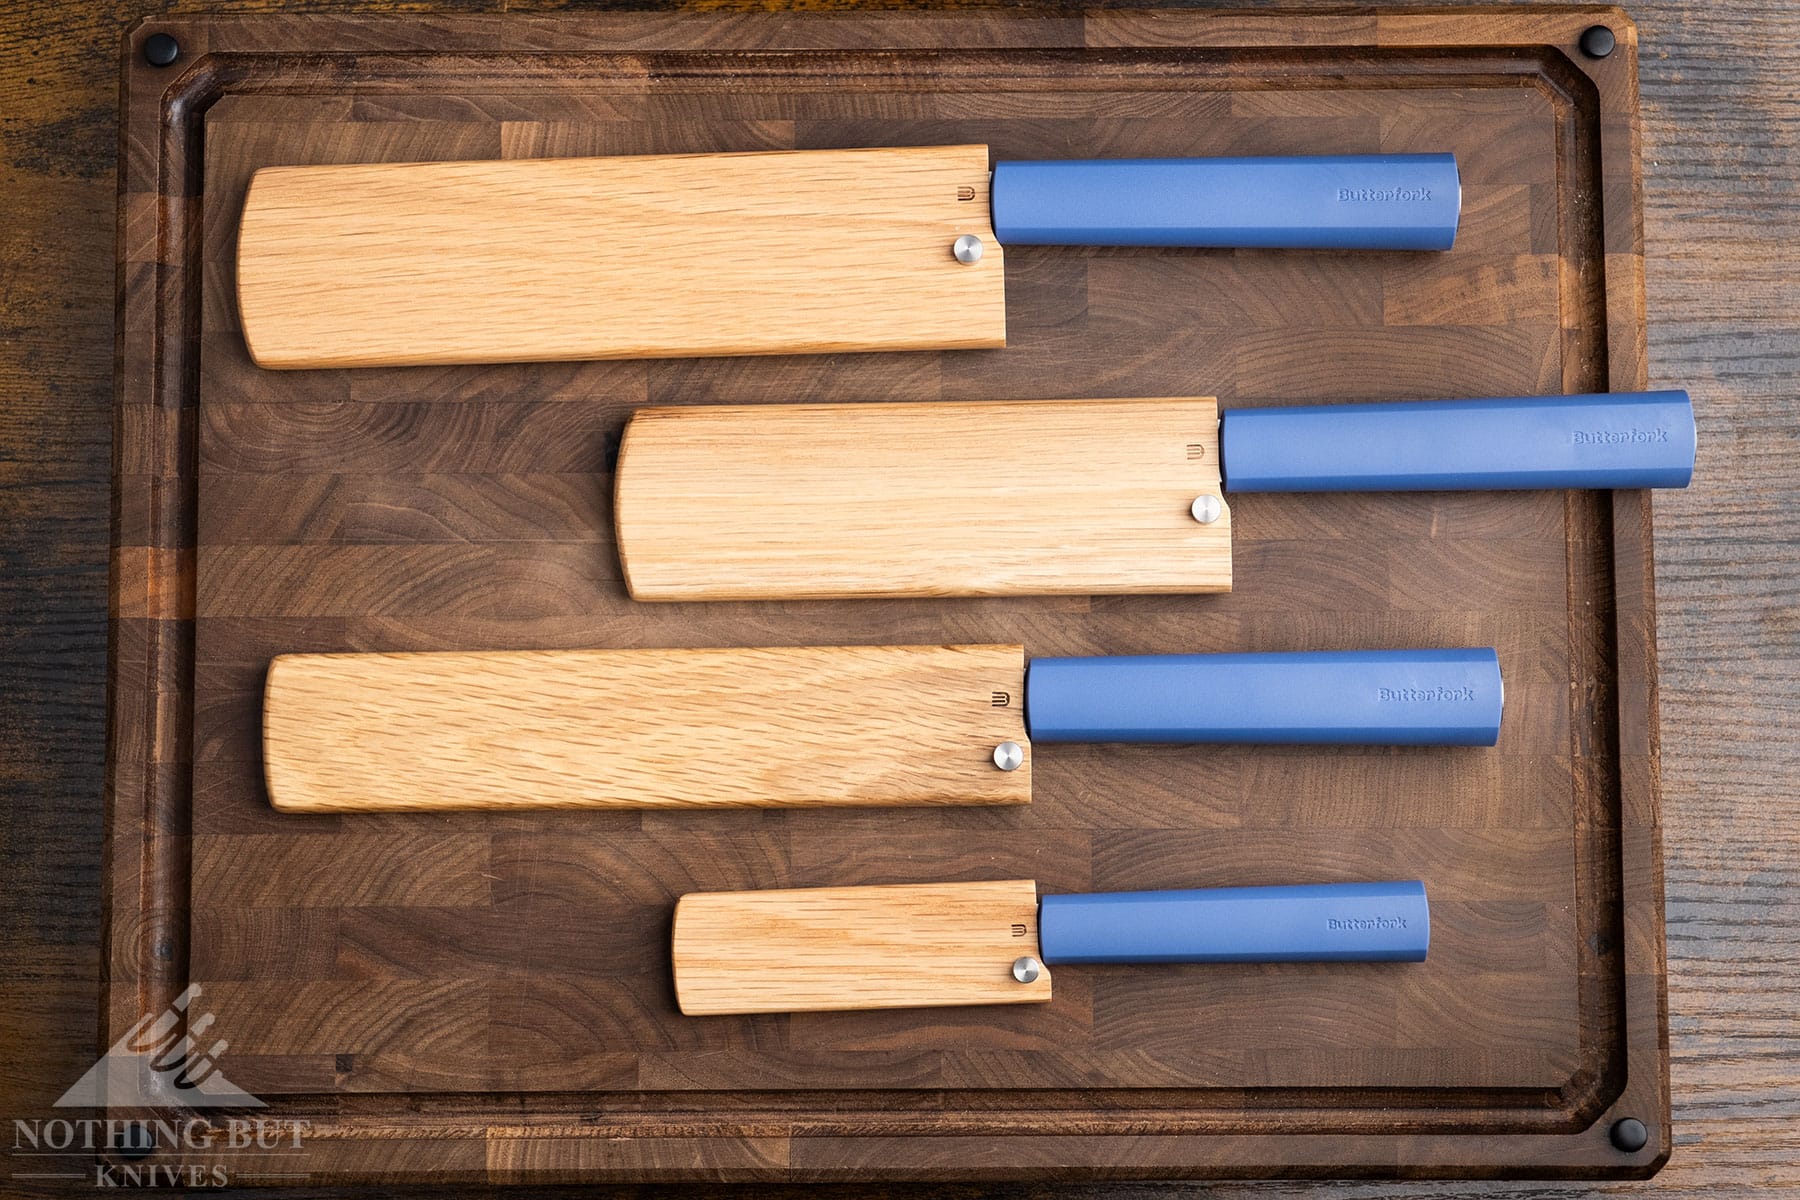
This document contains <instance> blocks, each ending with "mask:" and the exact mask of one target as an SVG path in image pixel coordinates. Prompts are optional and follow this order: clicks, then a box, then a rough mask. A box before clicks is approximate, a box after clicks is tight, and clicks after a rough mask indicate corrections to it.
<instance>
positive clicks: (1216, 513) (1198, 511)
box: [1188, 496, 1225, 525]
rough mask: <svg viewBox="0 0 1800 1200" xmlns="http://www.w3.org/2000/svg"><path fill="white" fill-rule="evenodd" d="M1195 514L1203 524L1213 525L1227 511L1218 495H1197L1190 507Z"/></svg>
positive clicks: (1195, 517) (1190, 510)
mask: <svg viewBox="0 0 1800 1200" xmlns="http://www.w3.org/2000/svg"><path fill="white" fill-rule="evenodd" d="M1188 511H1189V512H1191V513H1193V514H1194V520H1196V521H1198V522H1200V523H1201V524H1202V525H1211V524H1212V523H1213V522H1214V521H1216V520H1218V519H1219V518H1220V517H1221V516H1223V515H1224V513H1225V506H1224V505H1223V504H1220V503H1219V498H1218V497H1217V496H1195V497H1194V503H1193V505H1192V507H1190V508H1189V509H1188Z"/></svg>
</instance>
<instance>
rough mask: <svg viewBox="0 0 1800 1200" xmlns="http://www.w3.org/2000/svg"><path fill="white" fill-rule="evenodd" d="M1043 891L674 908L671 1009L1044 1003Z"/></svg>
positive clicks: (984, 889)
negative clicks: (1016, 965) (1030, 972)
mask: <svg viewBox="0 0 1800 1200" xmlns="http://www.w3.org/2000/svg"><path fill="white" fill-rule="evenodd" d="M1037 914H1038V896H1037V884H1036V882H1034V881H1033V880H1029V879H1014V880H1002V881H998V882H990V883H931V884H905V885H900V886H892V887H840V888H795V889H789V890H785V891H773V890H772V891H760V892H695V893H692V894H689V895H686V896H683V897H682V898H681V899H680V901H679V902H677V904H676V905H675V932H674V937H673V939H672V940H673V946H672V951H673V952H672V955H671V957H672V960H673V964H674V970H675V1001H676V1003H677V1004H678V1005H680V1007H681V1011H682V1012H684V1013H686V1014H687V1015H688V1016H690V1017H698V1016H706V1015H709V1014H718V1013H759V1012H823V1011H830V1010H837V1009H859V1008H941V1007H945V1006H948V1005H955V1004H1038V1003H1042V1002H1043V1001H1046V1000H1048V999H1050V968H1049V967H1042V968H1041V970H1040V973H1039V975H1038V977H1037V979H1036V980H1034V981H1033V982H1031V983H1020V982H1019V981H1018V980H1016V979H1014V978H1013V975H1012V964H1013V961H1014V960H1015V959H1017V958H1019V957H1020V956H1021V955H1026V954H1030V955H1036V954H1037V953H1038V916H1037Z"/></svg>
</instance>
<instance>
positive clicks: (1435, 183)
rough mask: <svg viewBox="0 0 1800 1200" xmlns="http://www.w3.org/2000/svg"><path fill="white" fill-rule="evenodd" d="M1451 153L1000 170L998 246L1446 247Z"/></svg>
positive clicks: (1452, 218) (1453, 195) (1454, 209)
mask: <svg viewBox="0 0 1800 1200" xmlns="http://www.w3.org/2000/svg"><path fill="white" fill-rule="evenodd" d="M1461 212H1462V184H1461V182H1460V181H1459V179H1458V177H1457V173H1456V156H1455V155H1453V154H1346V155H1332V156H1329V157H1318V158H1114V159H1087V160H1074V161H1065V162H1000V163H996V164H994V186H993V216H994V234H995V236H996V237H998V238H999V239H1000V244H1001V245H1002V246H1028V245H1038V246H1261V247H1285V248H1290V249H1316V250H1448V249H1449V248H1450V244H1451V243H1452V242H1453V241H1455V240H1456V222H1457V217H1458V216H1459V215H1460V214H1461Z"/></svg>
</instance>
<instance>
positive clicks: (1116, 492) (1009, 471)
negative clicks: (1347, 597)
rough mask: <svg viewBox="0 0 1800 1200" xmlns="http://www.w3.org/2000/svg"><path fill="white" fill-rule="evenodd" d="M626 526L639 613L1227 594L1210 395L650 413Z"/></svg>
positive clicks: (622, 455) (622, 543) (624, 546)
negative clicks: (796, 604)
mask: <svg viewBox="0 0 1800 1200" xmlns="http://www.w3.org/2000/svg"><path fill="white" fill-rule="evenodd" d="M1202 496H1205V497H1210V498H1211V499H1212V500H1215V501H1217V503H1218V514H1217V516H1216V518H1215V519H1214V520H1212V521H1211V522H1209V523H1202V522H1200V521H1197V520H1195V519H1194V516H1193V507H1194V501H1195V499H1196V498H1198V497H1202ZM614 514H615V516H614V522H615V525H616V528H617V533H618V539H617V540H618V547H619V558H620V561H621V565H622V568H623V571H624V575H625V585H626V587H627V588H628V589H629V590H630V592H631V595H632V597H633V598H634V599H637V600H726V599H733V600H757V599H764V600H766V599H784V598H813V599H825V598H833V597H837V598H844V597H856V596H999V595H1013V594H1022V595H1053V594H1070V595H1098V594H1106V593H1134V592H1220V591H1229V590H1230V588H1231V509H1230V506H1229V505H1228V504H1226V503H1225V501H1224V498H1223V493H1222V491H1221V488H1220V476H1219V414H1218V406H1217V404H1216V403H1215V402H1214V401H1213V400H1212V399H1211V398H1210V397H1190V398H1176V399H1131V400H1022V401H1013V400H992V401H979V402H926V403H909V404H896V403H876V404H792V405H786V404H783V405H768V404H765V405H719V406H697V407H687V408H645V409H639V410H638V412H637V413H636V414H635V415H633V417H632V418H631V421H630V423H629V424H627V425H626V427H625V436H624V440H623V442H622V443H621V445H620V450H619V465H618V470H617V473H616V477H615V483H614Z"/></svg>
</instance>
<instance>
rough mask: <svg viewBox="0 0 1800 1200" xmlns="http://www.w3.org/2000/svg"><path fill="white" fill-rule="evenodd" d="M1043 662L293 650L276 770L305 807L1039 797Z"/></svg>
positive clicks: (1016, 651)
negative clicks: (1032, 709)
mask: <svg viewBox="0 0 1800 1200" xmlns="http://www.w3.org/2000/svg"><path fill="white" fill-rule="evenodd" d="M1024 670H1025V663H1024V650H1023V648H1022V647H1019V646H847V647H772V648H763V649H725V650H711V649H706V650H690V649H680V650H554V651H522V652H478V653H429V654H304V655H288V656H284V657H279V658H277V659H275V660H274V662H273V664H272V665H271V666H270V668H269V674H268V681H267V684H266V688H265V694H264V713H263V758H264V770H265V777H266V780H267V783H268V789H269V799H270V802H271V803H272V804H273V805H274V806H275V807H276V808H277V809H281V810H283V811H287V812H355V811H366V810H387V811H436V810H448V809H465V808H488V809H503V808H513V807H530V808H682V807H717V806H759V807H774V806H817V805H914V804H917V805H957V804H1024V803H1027V802H1029V801H1030V799H1031V757H1032V756H1031V750H1030V741H1029V738H1028V737H1027V736H1026V731H1025V719H1024ZM1005 741H1012V742H1016V743H1018V744H1019V745H1020V747H1021V749H1022V753H1023V762H1022V763H1021V764H1020V766H1019V767H1018V769H1016V770H1012V771H1002V770H999V769H997V768H996V767H995V765H994V761H993V755H994V747H995V746H996V745H997V744H999V743H1001V742H1005Z"/></svg>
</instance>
